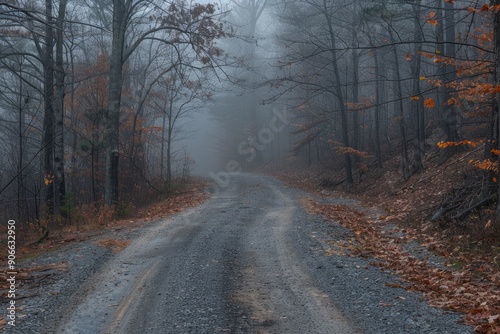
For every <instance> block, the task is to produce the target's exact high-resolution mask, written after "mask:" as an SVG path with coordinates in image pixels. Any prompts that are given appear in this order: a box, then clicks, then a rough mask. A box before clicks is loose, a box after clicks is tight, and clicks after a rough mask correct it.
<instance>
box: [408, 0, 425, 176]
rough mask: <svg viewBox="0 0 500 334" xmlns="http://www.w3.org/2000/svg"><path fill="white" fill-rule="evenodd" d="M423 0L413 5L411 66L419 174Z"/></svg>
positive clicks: (422, 132)
mask: <svg viewBox="0 0 500 334" xmlns="http://www.w3.org/2000/svg"><path fill="white" fill-rule="evenodd" d="M421 2H422V1H421V0H417V1H416V4H414V5H413V11H414V18H413V22H414V37H413V39H414V41H415V43H414V48H413V58H412V64H411V72H412V73H411V74H412V80H413V82H412V95H413V97H414V98H415V99H416V100H415V101H412V104H411V106H412V108H411V110H412V114H413V117H414V128H415V132H414V133H415V134H414V143H415V144H414V146H415V149H414V155H413V170H414V172H418V171H420V170H421V169H423V168H424V163H423V160H424V155H425V113H424V108H423V101H422V92H421V88H420V73H421V58H422V56H421V51H422V41H423V36H422V24H421V22H420V18H421V16H422V10H421Z"/></svg>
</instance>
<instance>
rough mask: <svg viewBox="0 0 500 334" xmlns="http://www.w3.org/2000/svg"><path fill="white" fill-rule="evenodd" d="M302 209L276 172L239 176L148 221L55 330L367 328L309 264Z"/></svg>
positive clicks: (83, 291) (345, 333)
mask: <svg viewBox="0 0 500 334" xmlns="http://www.w3.org/2000/svg"><path fill="white" fill-rule="evenodd" d="M297 210H301V209H300V208H299V204H298V203H297V201H296V199H294V198H292V197H291V196H290V195H287V194H286V193H285V192H284V191H282V189H281V188H280V187H279V186H277V185H276V184H275V183H274V181H272V179H271V178H267V177H262V176H256V175H248V174H243V175H240V176H237V177H233V178H232V180H231V182H230V183H229V185H228V186H227V187H225V188H223V189H219V190H218V191H216V193H215V194H214V196H213V197H212V198H211V199H210V200H209V201H208V202H206V203H205V204H203V205H202V206H199V207H197V208H194V209H191V210H189V211H186V212H184V213H181V214H179V215H176V216H175V217H173V218H170V219H166V220H164V221H161V222H158V223H157V224H154V225H152V226H151V227H149V228H145V230H144V231H143V233H141V236H140V237H139V238H137V239H135V240H134V242H133V243H132V244H131V245H130V246H129V247H128V248H127V249H125V250H124V251H123V252H121V253H120V254H118V255H117V256H116V257H115V258H114V259H113V260H111V261H110V262H109V263H106V265H105V266H104V268H103V269H102V270H101V271H100V272H99V273H98V274H97V275H95V276H94V277H91V278H89V280H88V282H87V283H86V284H85V286H83V287H82V289H81V292H80V294H79V295H77V296H75V297H74V300H75V305H74V307H71V308H68V309H67V310H66V311H65V313H64V314H61V319H60V321H59V325H58V326H59V327H58V328H57V329H56V330H55V332H58V333H72V334H76V333H113V334H114V333H175V334H178V333H219V332H220V333H225V332H230V333H301V334H302V333H318V334H320V333H329V334H332V333H339V334H340V333H342V334H349V333H361V332H362V331H361V330H360V329H359V328H356V327H355V326H353V325H352V323H350V321H349V320H348V318H346V317H345V316H344V315H343V314H342V313H341V312H340V311H339V310H338V309H337V308H336V307H335V305H334V303H335V300H334V296H332V294H331V293H326V292H325V291H322V290H321V289H320V288H319V287H318V286H317V285H316V284H315V280H314V278H313V277H312V276H310V275H309V273H308V269H307V268H306V266H304V265H303V263H302V262H303V260H301V259H303V258H304V256H303V254H304V253H307V252H308V251H309V250H308V249H303V247H302V248H301V246H300V245H297V243H296V242H294V240H293V239H292V238H291V237H290V234H291V233H290V230H291V228H292V226H293V222H294V218H295V217H296V215H297ZM304 234H305V233H304ZM304 238H308V237H307V235H304Z"/></svg>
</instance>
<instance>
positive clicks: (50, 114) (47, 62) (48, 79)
mask: <svg viewBox="0 0 500 334" xmlns="http://www.w3.org/2000/svg"><path fill="white" fill-rule="evenodd" d="M45 17H46V24H45V37H44V44H45V45H44V50H43V51H44V52H43V100H44V118H43V138H42V147H43V148H44V152H43V177H44V184H45V191H44V193H45V205H46V207H47V213H48V214H49V215H50V214H53V213H54V190H53V189H54V169H53V167H54V166H53V154H54V110H53V99H54V95H53V94H54V92H53V91H54V64H53V62H54V60H53V49H52V48H53V44H54V39H53V37H52V0H46V1H45Z"/></svg>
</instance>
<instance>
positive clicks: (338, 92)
mask: <svg viewBox="0 0 500 334" xmlns="http://www.w3.org/2000/svg"><path fill="white" fill-rule="evenodd" d="M323 15H324V16H325V19H326V22H327V24H328V33H329V38H330V53H331V57H332V59H331V62H332V67H333V73H334V78H333V80H334V82H333V87H334V88H333V89H334V91H333V95H334V96H335V97H336V98H337V102H338V106H339V110H340V118H341V123H342V124H341V127H342V144H343V145H344V147H345V148H349V125H348V119H347V107H346V105H345V101H344V93H343V92H342V86H341V80H340V73H339V66H338V62H337V59H338V57H337V51H336V49H337V41H336V37H335V31H334V28H333V22H332V16H331V13H330V11H329V10H328V4H327V1H326V0H323ZM344 159H345V170H346V177H347V182H348V183H349V184H353V182H354V181H353V177H352V162H351V155H350V154H349V153H347V152H346V153H344Z"/></svg>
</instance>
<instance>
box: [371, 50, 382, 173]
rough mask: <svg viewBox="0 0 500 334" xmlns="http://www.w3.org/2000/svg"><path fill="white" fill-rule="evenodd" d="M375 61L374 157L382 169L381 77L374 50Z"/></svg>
mask: <svg viewBox="0 0 500 334" xmlns="http://www.w3.org/2000/svg"><path fill="white" fill-rule="evenodd" d="M373 52H374V59H375V81H376V85H375V86H376V87H375V89H376V93H375V155H376V156H377V167H378V168H381V169H382V168H383V167H384V166H383V164H382V150H381V148H380V108H381V104H382V96H381V95H382V87H381V84H380V82H381V77H380V67H379V66H380V61H379V55H378V52H377V50H376V49H374V50H373Z"/></svg>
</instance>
